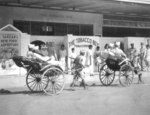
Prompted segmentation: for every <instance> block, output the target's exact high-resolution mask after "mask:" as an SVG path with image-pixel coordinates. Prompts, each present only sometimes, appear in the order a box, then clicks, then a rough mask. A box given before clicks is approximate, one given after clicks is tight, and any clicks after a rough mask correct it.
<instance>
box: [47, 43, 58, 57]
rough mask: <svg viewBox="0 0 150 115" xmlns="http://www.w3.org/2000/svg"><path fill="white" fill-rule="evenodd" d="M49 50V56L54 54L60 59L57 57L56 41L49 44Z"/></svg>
mask: <svg viewBox="0 0 150 115" xmlns="http://www.w3.org/2000/svg"><path fill="white" fill-rule="evenodd" d="M47 47H48V48H47V51H48V56H50V57H51V56H53V57H54V58H55V60H58V58H57V53H56V50H55V43H54V42H51V44H50V45H48V46H47Z"/></svg>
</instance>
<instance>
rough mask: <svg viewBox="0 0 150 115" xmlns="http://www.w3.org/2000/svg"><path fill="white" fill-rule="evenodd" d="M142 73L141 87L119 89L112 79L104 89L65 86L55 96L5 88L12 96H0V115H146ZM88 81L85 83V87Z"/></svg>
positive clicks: (149, 91)
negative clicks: (73, 88) (111, 83)
mask: <svg viewBox="0 0 150 115" xmlns="http://www.w3.org/2000/svg"><path fill="white" fill-rule="evenodd" d="M148 76H149V73H145V74H144V80H145V84H135V82H136V79H135V81H134V84H133V85H132V86H130V87H121V86H120V85H119V83H118V81H117V80H116V81H115V82H114V84H113V85H112V86H109V87H104V86H101V84H100V83H99V82H94V83H95V84H96V85H95V86H89V87H88V89H87V90H83V88H82V87H75V90H71V89H70V87H68V86H66V87H65V89H64V91H63V92H62V93H61V94H60V95H57V96H45V95H42V94H33V93H30V92H29V91H28V89H27V88H11V89H8V90H10V91H11V92H12V93H10V94H9V93H8V94H1V95H0V115H149V114H150V78H149V77H148ZM90 84H92V82H89V85H90Z"/></svg>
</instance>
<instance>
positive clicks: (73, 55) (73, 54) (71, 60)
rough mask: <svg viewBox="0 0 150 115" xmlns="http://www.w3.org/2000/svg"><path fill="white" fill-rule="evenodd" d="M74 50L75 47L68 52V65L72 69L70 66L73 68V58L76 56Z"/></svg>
mask: <svg viewBox="0 0 150 115" xmlns="http://www.w3.org/2000/svg"><path fill="white" fill-rule="evenodd" d="M76 56H77V55H76V52H75V48H72V49H71V54H70V57H69V58H70V67H71V70H72V68H73V66H74V60H75V58H76ZM72 74H73V72H72Z"/></svg>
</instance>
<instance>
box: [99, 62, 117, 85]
mask: <svg viewBox="0 0 150 115" xmlns="http://www.w3.org/2000/svg"><path fill="white" fill-rule="evenodd" d="M114 78H115V72H114V71H113V70H111V69H110V68H108V66H107V65H106V64H104V65H103V66H102V67H101V69H100V73H99V79H100V81H101V83H102V84H103V85H104V86H109V85H111V84H112V82H113V81H114Z"/></svg>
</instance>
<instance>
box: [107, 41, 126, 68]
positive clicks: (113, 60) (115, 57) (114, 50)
mask: <svg viewBox="0 0 150 115" xmlns="http://www.w3.org/2000/svg"><path fill="white" fill-rule="evenodd" d="M107 52H108V57H107V59H106V64H107V65H108V66H110V69H115V70H118V69H119V68H120V65H119V63H120V62H121V61H122V60H123V59H124V58H126V54H125V53H124V52H123V51H122V50H121V49H120V47H119V44H118V42H115V44H112V43H110V44H109V50H108V51H107Z"/></svg>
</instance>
